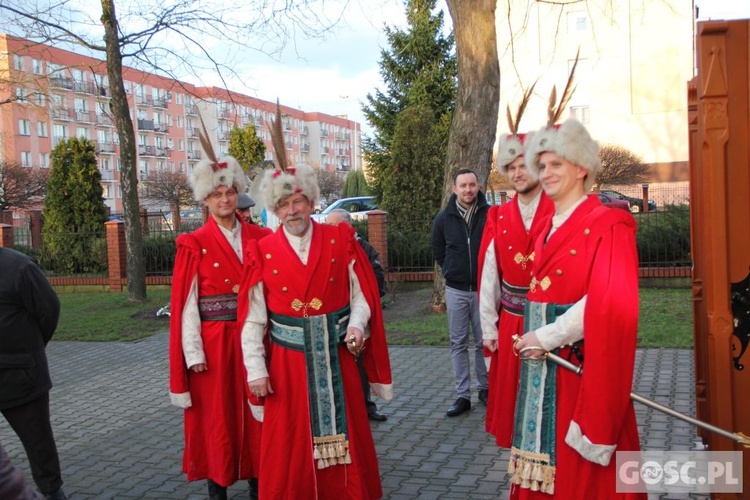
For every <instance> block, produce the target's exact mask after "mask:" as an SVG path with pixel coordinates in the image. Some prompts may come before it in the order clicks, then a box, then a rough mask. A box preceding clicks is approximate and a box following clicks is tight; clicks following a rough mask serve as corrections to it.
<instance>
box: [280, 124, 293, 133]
mask: <svg viewBox="0 0 750 500" xmlns="http://www.w3.org/2000/svg"><path fill="white" fill-rule="evenodd" d="M282 126H283V127H284V130H286V131H287V132H288V131H290V130H292V124H291V122H282Z"/></svg>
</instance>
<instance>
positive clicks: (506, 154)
mask: <svg viewBox="0 0 750 500" xmlns="http://www.w3.org/2000/svg"><path fill="white" fill-rule="evenodd" d="M525 143H526V134H502V135H500V137H499V138H498V141H497V171H498V172H500V173H501V174H505V175H508V165H510V164H511V163H513V161H514V160H515V159H516V158H518V157H519V156H523V155H524V153H526V148H525V147H524V145H525Z"/></svg>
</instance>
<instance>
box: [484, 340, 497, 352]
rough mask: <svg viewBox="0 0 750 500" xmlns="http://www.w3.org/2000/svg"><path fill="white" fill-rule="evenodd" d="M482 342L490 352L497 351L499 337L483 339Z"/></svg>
mask: <svg viewBox="0 0 750 500" xmlns="http://www.w3.org/2000/svg"><path fill="white" fill-rule="evenodd" d="M482 344H483V345H484V348H485V349H487V350H488V351H490V352H495V351H497V339H492V340H483V341H482Z"/></svg>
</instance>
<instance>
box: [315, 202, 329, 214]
mask: <svg viewBox="0 0 750 500" xmlns="http://www.w3.org/2000/svg"><path fill="white" fill-rule="evenodd" d="M327 207H328V203H327V202H326V201H325V200H320V201H318V203H316V204H315V210H314V212H315V213H316V214H319V213H320V212H322V211H323V210H325V209H326V208H327Z"/></svg>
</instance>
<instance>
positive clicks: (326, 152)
mask: <svg viewBox="0 0 750 500" xmlns="http://www.w3.org/2000/svg"><path fill="white" fill-rule="evenodd" d="M330 152H331V148H328V147H326V148H320V154H322V155H325V156H328V154H329V153H330Z"/></svg>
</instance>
